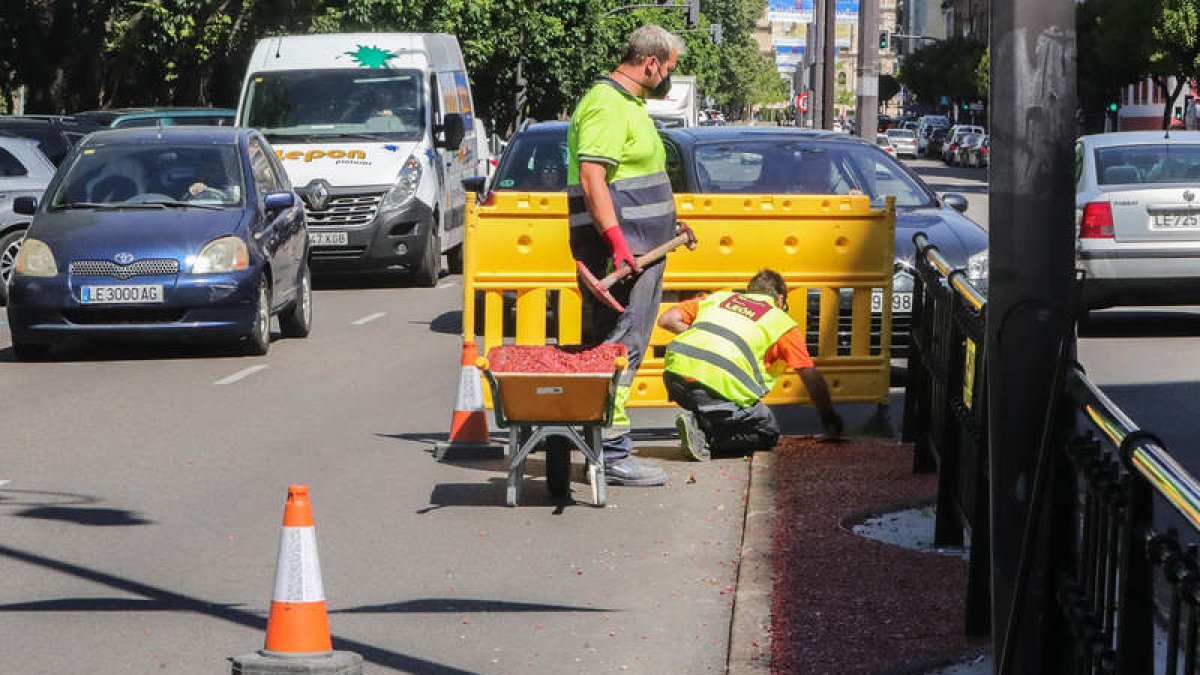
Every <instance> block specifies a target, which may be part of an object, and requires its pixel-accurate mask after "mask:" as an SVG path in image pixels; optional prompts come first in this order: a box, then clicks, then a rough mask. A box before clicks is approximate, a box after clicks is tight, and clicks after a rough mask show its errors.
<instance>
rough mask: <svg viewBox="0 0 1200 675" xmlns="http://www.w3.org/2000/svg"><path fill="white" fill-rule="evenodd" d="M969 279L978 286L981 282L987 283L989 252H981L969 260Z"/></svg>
mask: <svg viewBox="0 0 1200 675" xmlns="http://www.w3.org/2000/svg"><path fill="white" fill-rule="evenodd" d="M967 278H968V279H970V280H971V283H973V284H975V285H976V286H978V285H979V282H987V278H988V252H987V251H980V252H978V253H976V254H974V255H972V256H970V257H968V258H967Z"/></svg>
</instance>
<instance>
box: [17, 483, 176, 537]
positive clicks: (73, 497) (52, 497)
mask: <svg viewBox="0 0 1200 675" xmlns="http://www.w3.org/2000/svg"><path fill="white" fill-rule="evenodd" d="M100 501H101V500H100V499H99V498H97V497H92V496H89V495H80V494H74V493H70V492H45V491H39V490H6V489H3V488H0V509H3V508H6V507H26V508H24V509H23V510H21V511H17V512H15V513H13V514H12V515H13V516H16V517H17V518H32V519H35V520H56V521H59V522H64V523H75V524H76V525H88V526H92V527H126V526H130V525H152V524H154V521H152V520H146V519H145V518H142V517H140V516H138V515H137V512H136V511H129V510H126V509H108V508H94V507H92V506H89V505H90V504H98V503H100Z"/></svg>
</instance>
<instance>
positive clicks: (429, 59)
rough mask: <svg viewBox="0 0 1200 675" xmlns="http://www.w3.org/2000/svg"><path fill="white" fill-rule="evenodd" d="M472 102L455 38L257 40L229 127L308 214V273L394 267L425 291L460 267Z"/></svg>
mask: <svg viewBox="0 0 1200 675" xmlns="http://www.w3.org/2000/svg"><path fill="white" fill-rule="evenodd" d="M474 108H475V106H474V102H473V100H472V97H471V85H470V81H469V80H468V78H467V71H466V66H465V65H464V63H463V58H462V51H461V50H460V49H459V46H458V40H457V39H455V37H454V36H453V35H445V34H433V33H353V34H349V33H345V34H326V35H289V36H283V37H273V38H266V39H263V40H259V42H258V44H257V45H256V46H255V48H254V54H253V56H251V57H250V65H249V67H248V68H247V69H246V80H245V84H244V85H243V87H242V96H241V101H240V102H239V104H238V124H239V125H240V126H246V127H255V128H257V129H258V130H259V131H261V132H262V133H263V134H265V135H266V137H267V139H268V140H270V142H271V145H272V146H273V147H274V148H275V150H276V154H278V155H279V159H280V160H281V161H282V162H283V166H284V169H285V170H286V171H287V173H288V177H289V178H290V179H291V182H292V184H293V185H295V186H297V187H296V192H297V193H298V194H300V196H301V197H302V198H303V199H304V202H305V208H306V210H307V214H308V231H309V244H310V249H311V257H312V267H313V269H314V270H316V271H338V272H377V271H386V270H392V269H399V268H403V269H405V270H407V271H408V272H409V273H410V274H412V275H413V276H414V277H415V278H416V280H417V282H418V283H420V284H421V285H423V286H434V285H436V284H437V281H438V273H439V271H440V270H441V262H442V254H443V253H445V254H446V255H447V258H448V261H449V264H450V269H451V271H452V272H457V271H460V270H461V268H462V242H463V232H464V227H463V226H464V223H465V219H466V195H465V192H464V190H463V185H462V181H463V179H464V178H467V177H470V176H473V175H475V174H476V173H477V171H478V169H477V168H476V167H477V163H476V158H475V153H476V142H475V133H476V132H475V123H474Z"/></svg>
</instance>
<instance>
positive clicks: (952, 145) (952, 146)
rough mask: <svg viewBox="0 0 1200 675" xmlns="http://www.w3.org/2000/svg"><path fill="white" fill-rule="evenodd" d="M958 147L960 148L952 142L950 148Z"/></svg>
mask: <svg viewBox="0 0 1200 675" xmlns="http://www.w3.org/2000/svg"><path fill="white" fill-rule="evenodd" d="M957 148H958V146H957V145H955V144H953V143H951V144H950V149H951V150H955V149H957Z"/></svg>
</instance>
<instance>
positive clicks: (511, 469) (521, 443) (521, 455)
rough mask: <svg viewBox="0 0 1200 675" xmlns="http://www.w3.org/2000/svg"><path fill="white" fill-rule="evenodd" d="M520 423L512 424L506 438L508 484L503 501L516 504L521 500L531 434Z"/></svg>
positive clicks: (510, 504) (512, 504)
mask: <svg viewBox="0 0 1200 675" xmlns="http://www.w3.org/2000/svg"><path fill="white" fill-rule="evenodd" d="M529 431H530V430H529V429H527V428H526V427H525V425H522V424H514V425H513V426H512V432H511V434H510V435H509V439H508V448H509V452H508V455H509V464H508V485H507V487H506V488H505V491H504V502H505V503H506V504H508V505H509V506H516V505H517V504H519V503H520V502H521V484H522V483H523V482H524V481H525V457H526V456H527V455H528V454H529V450H530V449H529V448H527V447H525V446H527V445H528V444H529V439H530V436H532V434H530V433H529Z"/></svg>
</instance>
